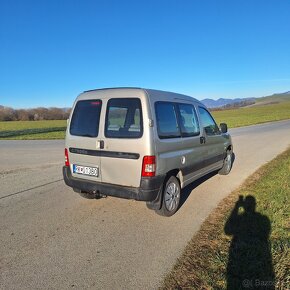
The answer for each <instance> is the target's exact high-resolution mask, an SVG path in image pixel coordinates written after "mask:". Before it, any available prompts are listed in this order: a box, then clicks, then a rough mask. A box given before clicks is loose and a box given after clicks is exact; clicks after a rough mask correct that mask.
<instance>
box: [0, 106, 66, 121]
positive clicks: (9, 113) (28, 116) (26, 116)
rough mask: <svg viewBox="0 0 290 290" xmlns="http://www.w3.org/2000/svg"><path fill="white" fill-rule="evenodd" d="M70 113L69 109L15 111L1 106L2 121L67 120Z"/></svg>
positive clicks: (0, 117)
mask: <svg viewBox="0 0 290 290" xmlns="http://www.w3.org/2000/svg"><path fill="white" fill-rule="evenodd" d="M70 111H71V109H69V108H65V109H62V108H54V107H53V108H42V107H40V108H34V109H13V108H10V107H4V106H0V121H39V120H66V119H68V117H69V114H70Z"/></svg>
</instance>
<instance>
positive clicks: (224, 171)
mask: <svg viewBox="0 0 290 290" xmlns="http://www.w3.org/2000/svg"><path fill="white" fill-rule="evenodd" d="M232 165H233V154H232V152H231V151H230V150H228V151H227V155H226V158H225V159H224V165H223V167H222V168H221V169H220V171H219V174H221V175H228V174H229V173H230V171H231V169H232Z"/></svg>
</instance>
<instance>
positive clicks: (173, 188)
mask: <svg viewBox="0 0 290 290" xmlns="http://www.w3.org/2000/svg"><path fill="white" fill-rule="evenodd" d="M179 199H180V189H179V186H178V185H177V184H176V183H174V182H171V183H169V184H168V185H167V187H166V191H165V206H166V209H167V210H168V211H174V210H176V209H177V207H178V204H179Z"/></svg>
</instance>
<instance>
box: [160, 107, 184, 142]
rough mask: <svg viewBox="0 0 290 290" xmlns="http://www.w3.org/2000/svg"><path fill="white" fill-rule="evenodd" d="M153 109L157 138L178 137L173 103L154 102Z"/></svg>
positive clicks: (178, 132)
mask: <svg viewBox="0 0 290 290" xmlns="http://www.w3.org/2000/svg"><path fill="white" fill-rule="evenodd" d="M155 111H156V119H157V130H158V136H159V138H160V139H165V138H177V137H180V131H179V127H178V123H177V117H176V112H175V106H174V104H173V103H167V102H157V103H156V104H155Z"/></svg>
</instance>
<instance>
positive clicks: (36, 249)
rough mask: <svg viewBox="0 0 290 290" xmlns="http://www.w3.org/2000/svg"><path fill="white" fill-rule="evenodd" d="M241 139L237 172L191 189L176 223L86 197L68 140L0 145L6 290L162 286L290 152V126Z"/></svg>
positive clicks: (124, 203)
mask: <svg viewBox="0 0 290 290" xmlns="http://www.w3.org/2000/svg"><path fill="white" fill-rule="evenodd" d="M231 134H232V136H233V142H234V151H235V154H236V160H235V164H234V167H233V170H232V172H231V174H230V175H228V176H219V175H214V176H212V177H211V178H208V179H207V180H205V181H204V182H202V183H201V184H199V185H198V184H197V183H195V184H194V185H193V186H191V187H189V188H187V189H186V190H185V191H184V195H185V196H186V195H187V196H188V197H187V199H186V200H185V202H184V204H183V205H182V207H181V208H180V210H179V211H178V212H177V213H176V214H175V215H174V216H173V217H171V218H165V217H161V216H158V215H156V214H155V213H154V212H153V211H150V210H148V209H147V208H146V205H145V203H142V202H136V201H129V200H122V199H117V198H110V197H108V198H105V199H101V200H86V199H83V198H81V197H79V196H78V194H76V193H74V192H73V191H72V190H71V189H70V188H68V187H67V186H65V185H64V182H63V181H62V174H61V168H62V165H63V159H64V158H63V146H64V142H63V141H0V289H68V288H76V289H154V288H156V287H158V285H159V283H160V282H161V281H162V279H163V277H164V275H165V274H166V273H167V272H168V271H169V270H170V268H171V267H172V265H173V264H174V262H175V260H176V258H177V257H178V256H179V255H180V254H181V252H182V250H183V249H184V247H185V245H186V244H187V242H188V241H189V240H190V238H191V237H192V236H193V235H194V233H195V232H196V231H197V230H198V229H199V227H200V225H201V223H202V222H203V221H204V220H205V218H206V217H207V216H208V214H209V213H210V212H211V211H212V210H213V209H214V208H215V207H216V206H217V204H218V203H219V202H220V201H221V200H222V199H223V198H224V197H225V196H227V195H228V194H229V193H230V192H231V191H232V190H233V189H235V188H237V187H238V186H239V185H241V183H242V182H243V181H244V180H245V178H246V177H247V176H249V175H250V174H252V173H253V172H254V171H255V170H256V169H257V168H259V167H260V166H261V165H262V164H264V163H265V162H267V161H269V160H271V159H273V158H274V157H275V156H276V155H277V154H279V153H280V152H282V151H283V150H285V149H286V148H287V147H288V146H289V145H290V121H281V122H276V123H268V124H264V125H258V126H250V127H244V128H238V129H233V130H231ZM269 194H271V193H270V192H269Z"/></svg>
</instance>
